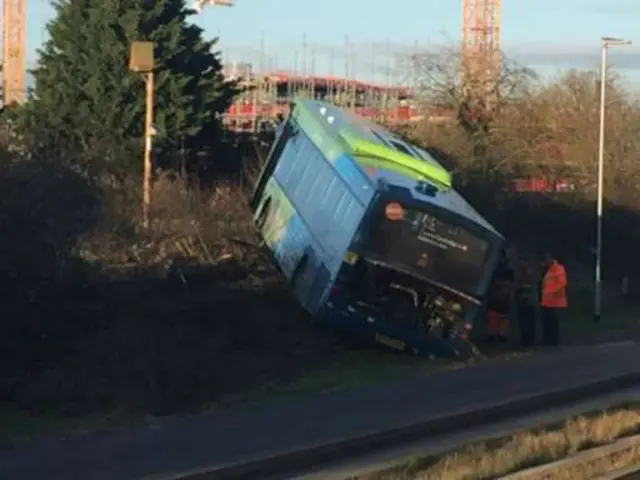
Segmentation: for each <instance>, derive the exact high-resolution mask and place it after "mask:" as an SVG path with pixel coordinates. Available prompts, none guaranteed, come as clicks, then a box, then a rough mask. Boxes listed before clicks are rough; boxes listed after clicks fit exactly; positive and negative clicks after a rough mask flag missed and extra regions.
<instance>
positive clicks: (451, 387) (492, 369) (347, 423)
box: [0, 344, 640, 480]
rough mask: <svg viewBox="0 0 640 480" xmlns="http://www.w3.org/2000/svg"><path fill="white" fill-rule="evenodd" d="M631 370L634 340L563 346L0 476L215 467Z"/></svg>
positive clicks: (69, 444) (190, 426)
mask: <svg viewBox="0 0 640 480" xmlns="http://www.w3.org/2000/svg"><path fill="white" fill-rule="evenodd" d="M639 368H640V349H638V348H637V346H636V345H635V344H626V345H624V344H623V345H617V346H607V347H603V346H600V347H580V348H577V347H576V348H567V349H564V350H558V351H555V352H549V353H547V354H543V355H539V356H536V357H534V358H531V357H524V358H519V359H515V360H511V361H509V362H491V363H488V364H484V365H479V366H476V367H470V368H465V369H461V370H458V371H454V372H449V373H438V374H433V375H429V376H426V377H425V378H423V379H421V380H414V381H410V382H406V381H405V382H398V383H396V384H393V385H389V384H388V385H386V386H372V387H367V388H358V389H354V390H350V391H342V392H334V393H330V394H325V395H321V396H319V397H313V398H306V399H298V400H291V401H287V402H282V401H281V402H277V403H273V404H269V405H262V406H247V407H243V408H236V409H233V410H226V411H220V412H215V413H209V414H206V415H201V416H194V417H189V418H169V419H164V420H160V421H158V422H157V423H156V424H155V425H153V426H147V427H139V428H134V429H127V430H123V431H120V432H116V433H112V434H108V435H106V434H105V435H101V436H95V437H82V438H74V439H69V440H66V441H62V442H56V443H51V442H42V443H40V444H38V445H31V446H24V447H21V448H19V449H16V450H13V451H8V452H0V478H2V479H3V480H9V479H44V478H46V479H48V480H57V479H61V480H62V479H64V480H68V479H76V478H77V479H83V480H102V479H105V480H107V479H108V480H114V479H118V480H120V479H122V480H126V479H130V478H131V479H134V478H139V477H141V476H146V475H152V474H158V473H161V472H167V471H180V470H189V469H193V468H197V467H203V466H211V465H221V464H225V463H233V462H236V461H241V460H246V459H249V458H255V457H260V456H262V455H265V454H275V453H281V452H283V451H289V450H293V449H297V448H300V447H305V446H312V445H317V444H322V443H328V442H331V441H337V440H340V439H344V438H346V437H351V436H357V435H362V434H366V433H373V432H375V431H379V430H384V429H387V428H393V427H398V426H401V425H404V424H409V423H412V422H414V421H416V420H426V419H429V418H433V417H438V416H442V415H446V414H451V413H454V412H457V411H460V410H465V409H468V408H472V407H474V406H478V405H482V404H490V403H495V402H499V401H504V400H505V399H508V398H510V397H517V396H521V395H534V394H536V393H541V392H544V391H545V390H547V391H548V390H552V389H556V388H563V387H570V386H575V385H578V384H581V383H584V382H588V381H593V380H598V379H601V378H605V377H608V376H610V375H611V374H612V373H625V372H628V373H632V372H636V371H637V370H638V369H639Z"/></svg>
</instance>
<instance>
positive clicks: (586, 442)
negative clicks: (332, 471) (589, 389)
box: [354, 406, 640, 480]
mask: <svg viewBox="0 0 640 480" xmlns="http://www.w3.org/2000/svg"><path fill="white" fill-rule="evenodd" d="M639 432H640V411H639V410H638V409H637V407H635V406H630V407H623V408H619V409H611V410H609V411H605V412H595V413H592V414H588V415H584V416H579V417H574V418H570V419H568V420H567V421H566V422H564V423H563V424H561V425H558V424H556V425H549V426H546V427H543V428H536V429H533V430H528V431H522V432H518V433H515V434H513V435H510V436H508V437H506V438H501V439H496V440H490V441H486V442H480V443H476V444H473V445H469V446H466V447H463V448H461V449H458V450H456V451H453V452H448V453H446V454H444V455H442V456H439V457H429V458H418V459H415V460H412V461H411V462H409V463H407V464H405V465H402V466H398V467H394V468H390V469H388V470H385V471H382V472H378V473H374V474H370V475H363V476H359V477H355V478H354V480H400V479H406V480H408V479H422V480H484V479H492V478H499V477H501V476H503V475H507V474H510V473H513V472H518V471H520V470H524V469H527V468H530V467H533V466H536V465H544V464H547V463H551V462H554V461H557V460H560V459H563V458H566V457H568V456H570V455H573V454H575V453H577V452H580V451H583V450H586V449H589V448H593V447H597V446H600V445H606V444H608V443H611V442H612V441H614V440H616V439H619V438H622V437H627V436H631V435H636V434H638V433H639ZM639 458H640V449H638V448H631V449H630V450H629V451H626V452H624V453H622V454H620V455H612V456H610V457H606V458H603V459H600V460H599V461H594V462H589V463H588V464H583V465H580V466H572V467H571V468H567V469H566V470H562V471H560V470H559V471H557V472H553V476H552V478H567V479H568V478H571V479H576V480H578V479H587V478H594V477H595V476H596V475H598V474H603V473H606V472H611V471H613V470H616V469H620V468H625V467H628V466H631V465H633V463H634V462H637V461H638V459H639ZM545 478H549V477H545Z"/></svg>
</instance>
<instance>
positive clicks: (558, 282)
mask: <svg viewBox="0 0 640 480" xmlns="http://www.w3.org/2000/svg"><path fill="white" fill-rule="evenodd" d="M566 290H567V272H566V270H565V268H564V266H562V264H560V263H558V262H556V261H554V262H553V263H552V264H551V266H550V267H549V269H548V270H547V271H546V273H545V274H544V277H543V278H542V292H541V296H540V306H541V307H546V308H566V307H567V304H568V302H567V292H566Z"/></svg>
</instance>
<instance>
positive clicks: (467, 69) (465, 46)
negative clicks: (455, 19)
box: [460, 0, 500, 108]
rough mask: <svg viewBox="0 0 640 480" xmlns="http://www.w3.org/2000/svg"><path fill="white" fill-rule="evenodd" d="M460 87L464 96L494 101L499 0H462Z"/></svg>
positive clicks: (493, 102)
mask: <svg viewBox="0 0 640 480" xmlns="http://www.w3.org/2000/svg"><path fill="white" fill-rule="evenodd" d="M461 55H462V58H461V60H462V61H461V69H462V71H461V72H460V74H461V79H460V80H461V87H462V91H463V95H464V97H465V98H467V99H470V100H471V99H473V100H475V101H480V102H482V103H483V104H484V105H485V106H486V107H487V108H491V107H493V106H495V105H497V104H498V103H496V102H499V98H496V95H498V94H499V92H498V89H497V87H498V83H499V78H500V0H462V44H461Z"/></svg>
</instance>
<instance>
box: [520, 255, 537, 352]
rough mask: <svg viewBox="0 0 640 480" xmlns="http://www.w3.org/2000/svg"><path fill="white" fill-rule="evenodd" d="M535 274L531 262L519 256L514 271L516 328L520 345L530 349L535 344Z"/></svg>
mask: <svg viewBox="0 0 640 480" xmlns="http://www.w3.org/2000/svg"><path fill="white" fill-rule="evenodd" d="M536 293H537V292H536V272H535V269H534V266H533V262H531V261H530V259H528V258H525V257H523V256H521V257H520V258H519V259H518V265H517V269H516V290H515V297H516V306H517V315H518V326H519V329H520V345H521V346H523V347H530V346H532V345H534V344H535V342H536V312H537V305H538V296H537V295H536Z"/></svg>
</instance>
